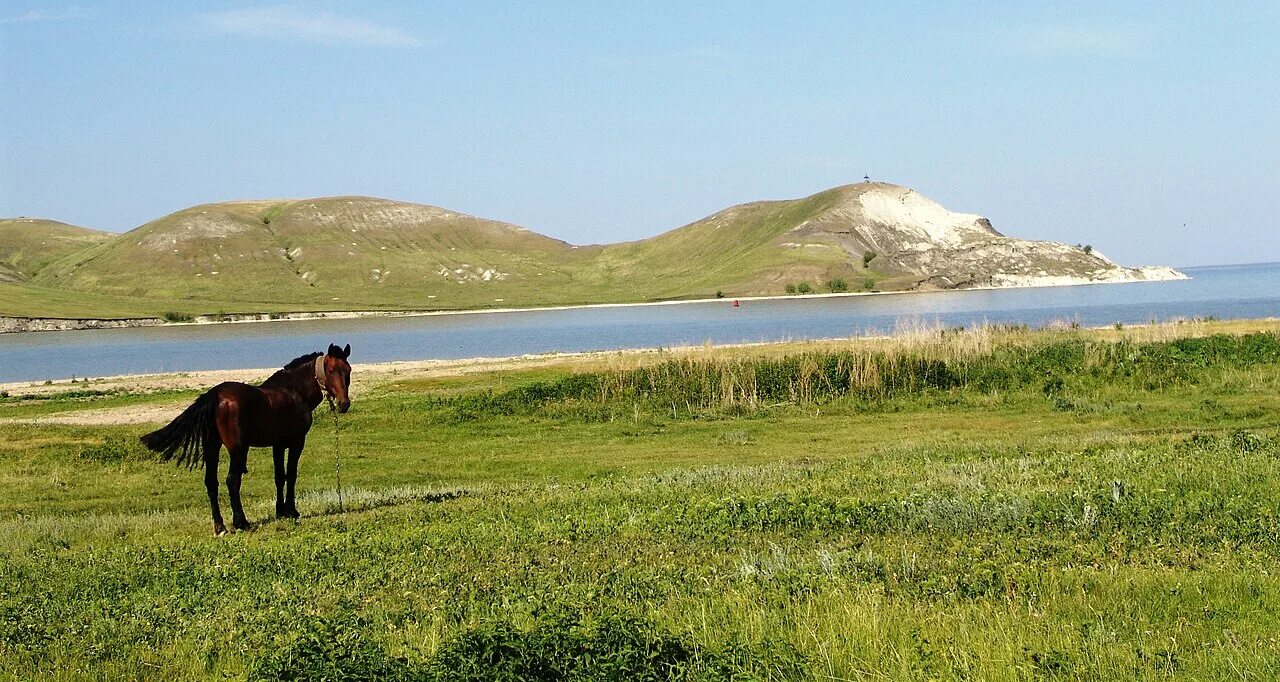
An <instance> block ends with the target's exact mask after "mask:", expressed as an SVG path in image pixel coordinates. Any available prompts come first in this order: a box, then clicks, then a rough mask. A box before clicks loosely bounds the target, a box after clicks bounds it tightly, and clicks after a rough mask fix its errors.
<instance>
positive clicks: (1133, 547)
mask: <svg viewBox="0 0 1280 682" xmlns="http://www.w3.org/2000/svg"><path fill="white" fill-rule="evenodd" d="M286 359H287V358H282V361H283V360H286ZM355 371H356V373H357V374H358V373H359V372H360V367H359V366H358V365H357V367H356V368H355ZM70 389H71V390H67V391H62V392H36V391H32V392H30V393H23V392H21V391H11V392H10V393H11V394H10V395H7V396H3V397H0V677H9V678H15V679H30V678H50V679H162V680H186V679H210V678H217V679H226V678H231V679H245V678H247V679H325V680H360V679H375V678H376V679H393V680H473V679H504V680H516V679H545V680H552V679H567V680H596V679H610V680H664V679H682V680H882V679H903V680H938V679H944V680H946V679H965V680H1038V679H1061V680H1076V679H1078V680H1109V679H1125V680H1132V679H1140V680H1165V679H1194V680H1207V679H1235V680H1241V679H1243V680H1267V679H1274V676H1275V671H1277V670H1280V642H1278V641H1277V637H1278V635H1277V634H1276V633H1277V632H1280V576H1278V575H1277V569H1276V567H1277V565H1280V562H1277V559H1278V558H1280V486H1278V485H1277V483H1278V482H1280V426H1278V422H1277V416H1278V414H1280V323H1277V322H1274V321H1259V322H1247V323H1219V322H1189V323H1183V324H1171V325H1164V326H1155V327H1144V328H1131V329H1106V330H1079V329H1072V328H1069V327H1063V328H1058V329H1051V330H1040V331H1034V330H1027V329H1024V328H993V327H982V328H977V329H967V330H966V329H942V328H919V329H910V330H905V331H903V332H902V333H900V334H898V335H895V336H893V337H891V338H887V339H871V340H845V341H831V342H814V343H804V344H781V345H776V346H761V347H746V348H724V349H721V348H710V347H708V348H703V349H685V350H672V351H666V352H661V353H648V354H601V355H597V356H593V357H590V358H585V359H571V360H565V361H563V362H551V363H538V364H537V365H536V366H533V365H531V366H529V367H524V368H516V369H511V370H504V371H484V372H470V373H454V374H450V373H447V372H436V373H422V374H404V375H388V376H386V377H385V378H384V379H382V380H380V381H378V382H376V383H373V384H365V385H360V386H358V389H359V390H358V391H357V392H356V393H355V394H354V395H353V398H354V405H353V407H352V410H351V412H350V413H349V414H347V415H344V416H343V417H342V419H341V421H340V425H341V426H340V429H341V430H340V447H341V465H342V469H341V477H342V484H343V496H342V501H341V507H340V506H339V499H338V496H337V494H336V491H335V468H334V464H335V461H334V441H333V438H334V434H333V424H332V423H331V422H329V421H328V416H327V415H326V414H321V413H317V422H316V426H315V427H314V428H313V431H312V433H311V437H310V440H309V443H308V448H307V451H306V453H305V454H304V456H303V459H302V471H301V480H300V490H301V491H302V493H301V495H302V496H301V497H300V499H299V509H300V510H301V511H302V513H303V518H302V519H300V520H299V521H292V520H290V521H277V520H274V519H272V518H270V514H271V511H272V509H273V507H272V503H273V495H274V487H273V482H272V476H271V465H270V455H269V454H268V453H267V452H266V451H259V450H255V451H254V452H253V453H252V454H251V457H250V462H249V470H250V473H249V475H248V476H247V477H246V478H245V489H244V495H245V500H246V508H247V510H248V512H249V516H250V519H251V520H252V521H254V522H255V523H256V525H257V527H256V528H255V530H253V531H251V532H247V533H236V534H233V535H231V536H228V537H223V538H214V537H212V536H211V533H210V523H209V520H208V510H207V505H206V502H205V500H204V494H203V488H202V485H201V481H200V475H199V473H198V472H191V471H186V470H183V469H177V468H174V467H172V466H168V465H161V464H159V463H157V462H156V461H155V460H154V456H153V455H152V454H151V453H148V452H146V451H145V450H143V449H142V448H141V446H139V445H137V444H136V443H137V436H138V435H139V434H141V433H143V432H145V431H148V430H150V429H151V428H154V426H155V424H150V423H147V424H141V423H126V424H96V425H75V424H66V423H50V422H49V421H47V420H46V418H47V417H49V416H50V415H58V414H66V413H72V412H77V411H83V410H105V409H114V408H131V407H137V406H139V405H170V404H173V405H177V404H178V403H182V402H183V401H186V400H188V399H191V398H194V397H195V395H196V393H195V392H193V391H183V390H161V391H150V392H145V393H143V392H131V391H128V390H122V389H118V388H113V389H109V390H95V389H94V388H93V387H92V386H91V385H90V386H82V387H70ZM322 409H323V408H322ZM175 413H176V411H175ZM223 459H224V464H223V466H224V467H225V466H226V465H225V457H224V458H223ZM224 495H225V491H224Z"/></svg>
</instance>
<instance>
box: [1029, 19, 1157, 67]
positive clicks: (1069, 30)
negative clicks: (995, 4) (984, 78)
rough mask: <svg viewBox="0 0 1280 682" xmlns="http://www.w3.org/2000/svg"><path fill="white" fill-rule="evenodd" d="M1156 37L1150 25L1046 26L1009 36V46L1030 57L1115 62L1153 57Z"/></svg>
mask: <svg viewBox="0 0 1280 682" xmlns="http://www.w3.org/2000/svg"><path fill="white" fill-rule="evenodd" d="M1155 38H1156V32H1155V31H1154V30H1152V29H1151V28H1150V27H1146V26H1042V27H1036V28H1029V29H1024V30H1022V31H1020V32H1017V33H1015V34H1013V35H1011V36H1009V39H1008V40H1007V44H1008V45H1009V47H1011V48H1012V49H1013V50H1014V51H1016V52H1019V53H1022V54H1027V55H1035V56H1044V57H1090V58H1107V59H1115V58H1124V57H1142V56H1146V55H1148V54H1150V53H1151V51H1152V48H1153V46H1154V43H1155Z"/></svg>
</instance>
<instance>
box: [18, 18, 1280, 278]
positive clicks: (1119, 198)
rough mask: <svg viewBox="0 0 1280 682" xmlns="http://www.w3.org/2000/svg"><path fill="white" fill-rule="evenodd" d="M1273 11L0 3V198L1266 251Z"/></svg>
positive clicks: (94, 214)
mask: <svg viewBox="0 0 1280 682" xmlns="http://www.w3.org/2000/svg"><path fill="white" fill-rule="evenodd" d="M1276 36H1280V3H1275V2H1264V3H1249V2H1232V3H1194V4H1193V3H1182V2H1174V3H1145V2H1144V3H1127V2H1101V3H1091V2H1081V3H1039V2H984V3H977V2H963V3H962V2H929V3H910V2H901V3H871V2H831V3H801V2H796V3H781V2H779V3H771V4H768V5H766V4H763V3H760V4H755V3H716V2H672V3H541V2H527V3H518V4H517V3H508V2H479V1H477V2H465V3H416V2H414V3H409V2H405V3H390V2H365V3H349V2H308V3H303V2H297V3H285V4H278V3H270V2H268V3H259V2H201V3H170V2H155V3H146V2H112V3H91V2H79V3H76V4H62V3H43V2H19V1H15V0H0V216H16V215H24V216H39V217H47V218H54V219H57V220H61V221H64V222H69V223H73V224H78V225H84V226H86V227H94V228H98V229H105V230H111V231H124V230H128V229H132V228H133V227H136V226H138V225H140V224H142V223H144V222H146V221H148V220H151V219H154V218H157V217H160V216H162V215H165V214H167V213H170V212H173V211H176V210H179V209H181V208H185V207H187V206H191V205H194V204H199V203H206V202H214V201H223V200H230V199H250V198H275V197H312V196H325V195H336V194H361V195H371V196H380V197H386V198H391V199H399V200H404V201H413V202H418V203H426V204H432V205H436V206H443V207H446V208H449V209H452V210H457V211H462V212H465V213H470V214H474V215H479V216H482V217H485V218H492V219H497V220H504V221H508V222H512V223H516V224H519V225H522V226H525V227H528V228H530V229H533V230H536V231H538V232H542V233H545V234H549V235H551V236H554V237H558V238H561V239H565V240H568V241H570V242H574V243H596V242H611V241H620V240H629V239H639V238H643V237H647V236H651V235H654V234H658V233H660V232H663V231H666V230H669V229H672V228H674V227H677V226H679V225H682V224H685V223H688V222H692V221H694V220H696V219H698V218H701V217H703V216H706V215H709V214H711V213H714V212H716V211H718V210H720V209H722V208H725V207H727V206H730V205H733V204H737V203H742V202H746V201H755V200H760V199H785V198H796V197H802V196H806V195H809V194H812V193H815V192H818V191H821V190H823V189H826V188H829V187H833V186H836V185H841V184H847V183H851V182H856V181H859V180H861V179H862V177H863V175H864V174H865V175H870V177H871V178H872V179H874V180H882V181H886V182H894V183H898V184H902V185H907V186H909V187H912V188H914V189H916V190H918V191H919V192H921V193H922V194H924V195H926V196H929V197H931V198H933V199H935V200H937V201H939V202H940V203H942V204H943V205H944V206H946V207H948V208H950V209H951V210H954V211H962V212H967V213H978V214H981V215H984V216H986V217H988V218H990V219H991V221H992V223H993V225H994V226H995V227H996V229H998V230H1001V231H1002V232H1004V233H1005V234H1010V235H1014V236H1019V237H1028V238H1035V239H1054V240H1058V241H1065V242H1069V243H1081V244H1092V245H1093V246H1094V247H1095V248H1097V249H1098V250H1100V251H1101V252H1103V253H1105V254H1107V255H1108V256H1111V257H1112V258H1114V259H1116V260H1118V261H1120V262H1123V263H1125V264H1131V265H1138V264H1166V265H1175V266H1188V265H1204V264H1222V263H1244V262H1261V261H1280V40H1276Z"/></svg>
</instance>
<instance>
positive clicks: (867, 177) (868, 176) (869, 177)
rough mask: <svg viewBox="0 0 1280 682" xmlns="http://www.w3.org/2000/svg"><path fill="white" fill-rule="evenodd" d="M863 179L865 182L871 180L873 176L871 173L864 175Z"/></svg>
mask: <svg viewBox="0 0 1280 682" xmlns="http://www.w3.org/2000/svg"><path fill="white" fill-rule="evenodd" d="M862 181H863V182H871V176H870V175H864V176H862Z"/></svg>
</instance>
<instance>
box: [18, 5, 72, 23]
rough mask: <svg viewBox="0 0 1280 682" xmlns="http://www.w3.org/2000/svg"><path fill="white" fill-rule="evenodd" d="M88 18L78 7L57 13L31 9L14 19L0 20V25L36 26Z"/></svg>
mask: <svg viewBox="0 0 1280 682" xmlns="http://www.w3.org/2000/svg"><path fill="white" fill-rule="evenodd" d="M88 17H89V13H88V12H86V11H84V10H82V9H80V8H78V7H69V8H67V9H64V10H57V11H51V10H46V9H32V10H27V11H26V12H24V13H23V14H19V15H18V16H16V17H5V18H3V19H0V24H38V23H42V22H47V21H73V20H76V19H86V18H88Z"/></svg>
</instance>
